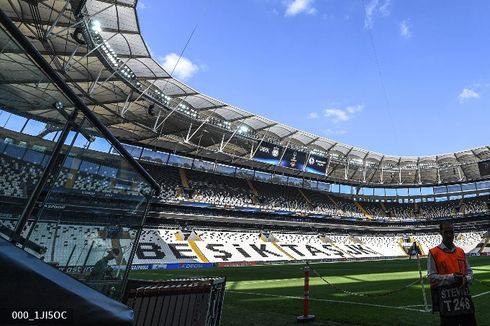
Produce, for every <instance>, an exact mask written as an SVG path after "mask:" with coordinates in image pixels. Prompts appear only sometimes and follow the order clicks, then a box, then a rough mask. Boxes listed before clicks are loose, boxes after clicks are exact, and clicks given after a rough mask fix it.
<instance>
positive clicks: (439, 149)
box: [138, 0, 490, 156]
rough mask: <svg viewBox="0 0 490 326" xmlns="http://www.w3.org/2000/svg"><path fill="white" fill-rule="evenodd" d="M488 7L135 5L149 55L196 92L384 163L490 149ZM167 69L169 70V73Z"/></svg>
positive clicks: (280, 0) (234, 1) (233, 0)
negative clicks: (382, 157)
mask: <svg viewBox="0 0 490 326" xmlns="http://www.w3.org/2000/svg"><path fill="white" fill-rule="evenodd" d="M489 10H490V1H485V0H475V1H471V2H462V1H443V0H437V1H436V0H434V1H428V0H411V1H403V0H364V1H362V0H140V1H139V3H138V15H139V23H140V26H141V29H142V33H143V36H144V38H145V40H146V42H147V44H148V46H149V48H150V50H151V52H152V55H153V56H154V57H155V58H156V59H157V60H158V61H159V62H160V63H161V64H162V65H163V66H164V67H166V68H167V69H168V68H169V67H173V63H175V61H176V60H177V58H178V57H179V55H180V53H181V52H182V50H183V49H184V47H185V45H186V42H187V41H188V39H189V37H190V35H191V33H192V31H193V29H194V28H195V33H194V35H193V36H192V38H191V39H190V42H189V44H188V46H187V48H186V49H185V51H184V54H183V58H182V59H181V60H180V63H179V65H178V66H177V68H176V70H175V71H174V76H175V77H176V78H178V79H181V80H183V81H184V82H186V83H187V84H188V85H190V86H191V87H194V88H195V89H197V90H198V91H200V92H202V93H204V94H207V95H210V96H212V97H215V98H218V99H221V100H223V101H225V102H227V103H229V104H231V105H234V106H237V107H239V108H241V109H244V110H246V111H250V112H253V113H255V114H259V115H263V116H266V117H268V118H270V119H273V120H275V121H278V122H281V123H284V124H287V125H290V126H293V127H296V128H299V129H302V130H305V131H308V132H311V133H314V134H317V135H320V136H324V137H327V138H330V139H334V140H336V141H339V142H343V143H346V144H349V145H354V146H356V147H361V148H364V149H368V150H373V151H376V152H381V153H383V154H389V155H407V156H412V155H413V156H419V155H432V154H441V153H448V152H454V151H460V150H464V149H469V148H473V147H478V146H482V145H488V144H490V141H489V139H490V137H489V132H488V128H489V121H490V64H489V60H490V42H489V41H490V34H489V31H490V19H488V12H489ZM168 70H172V69H168Z"/></svg>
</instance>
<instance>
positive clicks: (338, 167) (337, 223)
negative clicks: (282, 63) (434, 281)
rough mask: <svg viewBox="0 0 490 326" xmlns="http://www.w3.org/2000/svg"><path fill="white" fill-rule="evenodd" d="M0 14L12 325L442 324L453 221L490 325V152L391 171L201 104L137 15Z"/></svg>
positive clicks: (91, 10)
mask: <svg viewBox="0 0 490 326" xmlns="http://www.w3.org/2000/svg"><path fill="white" fill-rule="evenodd" d="M0 3H1V7H0V8H1V9H0V12H1V13H0V25H1V29H0V48H1V49H2V50H1V52H0V67H1V68H0V76H1V82H0V162H1V164H0V235H1V237H0V247H1V249H0V261H1V266H2V270H4V271H3V272H2V273H1V274H0V295H1V297H2V298H1V300H0V302H1V303H0V312H1V314H2V316H0V324H2V325H3V324H5V325H9V324H21V323H25V324H30V325H36V324H43V325H49V324H53V323H55V322H56V323H57V324H77V325H92V324H94V325H133V324H134V325H218V324H222V325H246V324H249V325H264V324H267V325H289V324H296V323H297V321H302V320H301V318H299V317H301V316H303V317H305V318H306V317H308V316H311V315H310V314H312V315H315V320H314V321H313V322H312V325H394V324H396V325H437V324H439V316H438V314H437V313H435V314H434V313H432V310H431V308H432V303H431V288H430V284H429V280H428V278H427V277H426V275H427V255H428V253H429V250H430V249H431V248H433V247H435V246H437V245H438V244H440V243H441V236H440V235H439V225H440V224H441V223H442V222H444V221H449V222H451V223H453V224H454V227H455V230H456V235H455V238H454V243H455V245H456V246H458V247H460V248H462V249H463V250H464V252H465V254H466V257H467V259H468V260H469V262H470V264H471V267H472V269H473V272H474V279H473V283H472V285H471V294H472V296H473V303H474V307H475V311H476V319H477V321H478V323H479V324H482V325H484V324H485V323H488V320H490V312H488V310H485V307H487V306H488V298H489V296H490V289H489V288H490V260H489V258H488V256H489V255H490V254H489V253H490V233H489V226H490V145H489V146H482V147H476V148H471V149H468V150H464V151H459V152H452V153H447V154H442V155H432V156H418V157H413V156H392V155H385V154H381V153H377V152H373V151H369V150H365V149H362V148H359V147H356V146H353V145H347V144H343V143H341V142H337V141H335V140H332V139H329V138H326V137H322V136H318V135H315V134H312V133H309V132H306V131H302V130H300V129H296V128H294V127H291V126H288V125H286V124H283V123H281V122H280V121H279V122H277V121H273V120H272V119H269V118H267V117H266V116H261V115H257V114H253V113H250V112H248V111H245V110H243V109H240V108H237V107H235V106H233V105H230V104H227V103H225V102H223V101H221V100H219V99H215V98H213V97H211V96H209V95H205V94H203V93H200V92H199V91H197V90H195V89H193V88H192V87H191V86H189V85H187V84H186V83H184V82H182V81H180V80H178V79H176V78H174V77H173V76H172V74H171V72H169V71H166V70H165V69H164V68H162V66H161V65H160V64H159V63H158V61H157V60H156V59H155V58H153V57H152V55H151V54H150V51H149V48H148V46H147V45H146V43H145V40H144V38H143V36H142V35H141V31H140V25H139V21H138V11H137V5H138V4H137V0H117V1H112V0H111V1H109V0H70V1H61V0H51V1H23V0H9V1H6V0H0ZM308 281H309V288H308V287H307V285H308ZM48 311H50V315H49V316H50V317H47V315H46V313H47V312H48ZM298 316H299V317H298Z"/></svg>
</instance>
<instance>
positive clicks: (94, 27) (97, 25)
mask: <svg viewBox="0 0 490 326" xmlns="http://www.w3.org/2000/svg"><path fill="white" fill-rule="evenodd" d="M90 28H91V29H92V32H94V33H97V34H99V33H100V32H102V27H101V26H100V21H98V20H93V21H92V25H91V27H90Z"/></svg>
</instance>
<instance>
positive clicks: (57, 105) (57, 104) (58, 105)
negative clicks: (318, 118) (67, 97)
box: [53, 101, 65, 111]
mask: <svg viewBox="0 0 490 326" xmlns="http://www.w3.org/2000/svg"><path fill="white" fill-rule="evenodd" d="M53 107H54V108H55V109H56V110H58V111H61V110H63V108H64V107H65V106H64V105H63V103H61V101H56V102H54V103H53Z"/></svg>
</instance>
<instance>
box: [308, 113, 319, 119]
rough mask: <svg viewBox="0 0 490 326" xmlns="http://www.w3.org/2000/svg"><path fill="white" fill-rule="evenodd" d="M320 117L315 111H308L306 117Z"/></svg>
mask: <svg viewBox="0 0 490 326" xmlns="http://www.w3.org/2000/svg"><path fill="white" fill-rule="evenodd" d="M319 117H320V115H319V114H318V113H316V112H310V113H309V114H308V119H318V118H319Z"/></svg>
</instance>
